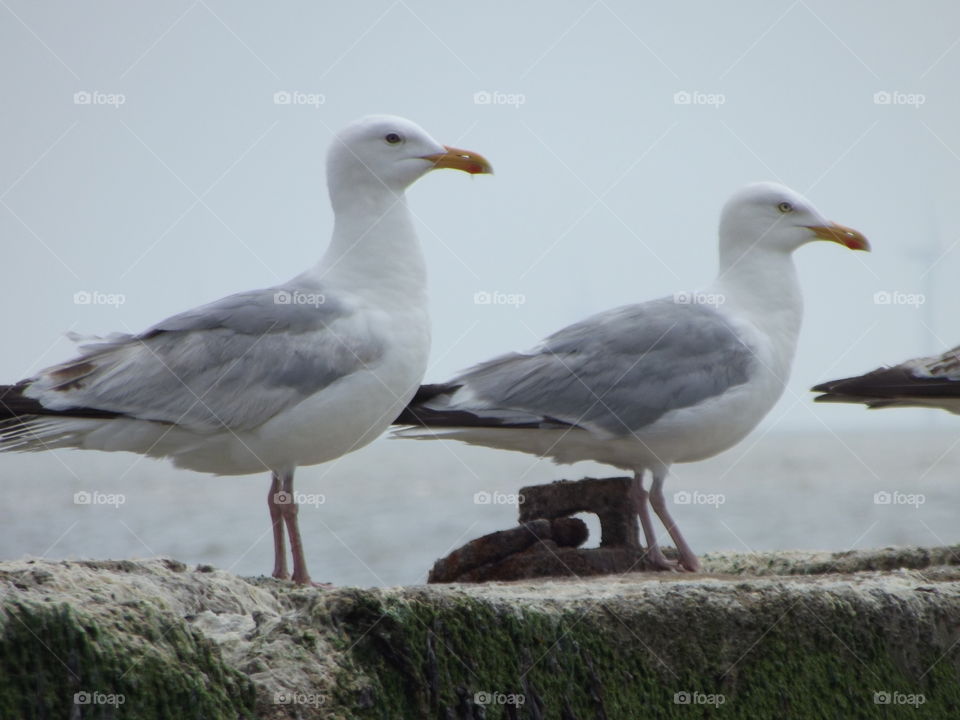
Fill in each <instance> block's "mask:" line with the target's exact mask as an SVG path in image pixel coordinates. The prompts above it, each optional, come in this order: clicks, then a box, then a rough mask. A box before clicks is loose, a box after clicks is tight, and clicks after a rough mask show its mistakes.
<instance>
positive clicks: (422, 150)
mask: <svg viewBox="0 0 960 720" xmlns="http://www.w3.org/2000/svg"><path fill="white" fill-rule="evenodd" d="M444 167H446V168H453V169H456V170H463V171H464V172H468V173H471V174H476V173H491V172H493V169H492V168H491V167H490V163H488V162H487V161H486V160H485V159H484V158H483V157H482V156H480V155H478V154H477V153H473V152H470V151H468V150H459V149H457V148H451V147H446V146H444V145H441V144H440V143H438V142H437V141H436V140H434V139H433V138H432V137H430V136H429V135H428V134H427V133H426V131H425V130H424V129H423V128H421V127H420V126H419V125H417V124H416V123H413V122H410V121H409V120H406V119H404V118H401V117H395V116H393V115H368V116H367V117H364V118H361V119H359V120H356V121H354V122H352V123H350V124H349V125H347V126H346V127H345V128H343V129H342V130H341V131H340V132H338V133H337V134H336V136H335V137H334V139H333V142H332V143H331V144H330V149H329V151H328V152H327V184H328V187H329V189H330V198H331V200H332V201H333V202H334V204H335V205H336V203H337V199H338V196H339V195H340V194H341V193H349V194H351V195H356V194H358V193H362V192H367V193H378V194H383V193H386V194H390V195H398V194H401V193H403V191H404V190H405V189H406V188H407V187H408V186H409V185H410V184H411V183H413V182H414V181H415V180H417V179H418V178H420V177H421V176H423V175H425V174H426V173H428V172H429V171H430V170H433V169H435V168H444Z"/></svg>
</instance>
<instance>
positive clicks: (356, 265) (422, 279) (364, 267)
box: [311, 188, 426, 306]
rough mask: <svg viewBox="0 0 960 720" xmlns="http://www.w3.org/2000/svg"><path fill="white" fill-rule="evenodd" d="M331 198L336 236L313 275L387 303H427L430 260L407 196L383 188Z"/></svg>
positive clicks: (326, 283) (333, 284) (334, 235)
mask: <svg viewBox="0 0 960 720" xmlns="http://www.w3.org/2000/svg"><path fill="white" fill-rule="evenodd" d="M331 199H332V200H334V202H333V208H334V215H335V220H334V226H333V237H332V239H331V241H330V246H329V247H328V248H327V251H326V252H325V253H324V255H323V257H322V258H321V259H320V262H319V263H318V264H317V266H316V267H315V268H314V270H313V272H312V273H311V274H312V275H313V276H314V277H316V278H317V279H318V280H319V281H320V282H322V283H323V284H325V285H328V286H336V287H342V288H344V289H346V290H349V291H352V292H357V293H361V294H364V295H366V296H368V297H371V298H377V299H378V300H380V301H381V302H382V303H384V304H387V305H392V304H393V303H400V304H401V305H402V306H407V305H410V304H411V303H415V304H423V303H425V302H426V287H425V286H426V264H425V262H424V258H423V251H422V249H421V247H420V241H419V239H418V238H417V234H416V232H415V230H414V226H413V218H412V217H411V215H410V211H409V209H408V208H407V200H406V196H405V195H404V194H403V193H402V192H401V193H394V192H391V191H390V190H388V189H386V188H377V189H371V191H370V192H366V193H356V194H353V196H352V197H344V196H340V197H337V198H335V199H334V198H331Z"/></svg>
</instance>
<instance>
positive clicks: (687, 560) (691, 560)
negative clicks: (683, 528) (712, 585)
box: [650, 474, 700, 572]
mask: <svg viewBox="0 0 960 720" xmlns="http://www.w3.org/2000/svg"><path fill="white" fill-rule="evenodd" d="M664 479H665V476H664V475H657V474H654V476H653V484H652V485H651V486H650V505H652V506H653V511H654V512H655V513H656V514H657V517H659V518H660V522H662V523H663V525H664V527H665V528H667V532H668V533H670V537H671V538H673V544H674V545H676V546H677V552H678V553H680V567H681V568H683V569H684V570H689V571H690V572H700V561H699V560H698V559H697V556H696V555H694V553H693V550H691V549H690V546H689V545H687V541H686V540H684V539H683V535H681V534H680V528H678V527H677V524H676V523H675V522H674V521H673V518H672V517H670V512H669V511H668V510H667V501H666V498H664V497H663V481H664Z"/></svg>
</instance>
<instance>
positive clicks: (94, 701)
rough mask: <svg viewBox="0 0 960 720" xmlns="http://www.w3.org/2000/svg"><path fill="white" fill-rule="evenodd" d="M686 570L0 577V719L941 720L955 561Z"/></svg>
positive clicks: (883, 558) (75, 570)
mask: <svg viewBox="0 0 960 720" xmlns="http://www.w3.org/2000/svg"><path fill="white" fill-rule="evenodd" d="M704 560H705V566H706V569H707V572H706V573H705V574H703V575H697V576H688V575H687V576H685V575H664V574H631V575H623V576H618V577H608V578H600V579H592V580H590V581H576V580H574V581H551V582H539V583H523V584H519V583H517V584H490V585H481V586H469V585H447V586H429V587H410V588H391V589H385V590H361V589H355V588H342V589H336V590H322V589H312V588H311V589H299V588H294V587H291V586H289V585H288V584H286V583H279V582H276V581H272V580H268V579H257V580H244V579H241V578H237V577H235V576H232V575H230V574H228V573H226V572H222V571H217V570H213V569H211V568H202V567H201V568H197V569H195V570H189V569H187V568H186V567H184V566H183V565H181V564H179V563H176V562H173V561H169V560H150V561H143V562H69V563H66V562H64V563H56V562H45V561H36V562H30V561H19V562H7V563H0V593H2V596H0V633H2V635H0V718H4V720H6V719H7V718H11V719H14V718H16V719H20V718H25V719H26V718H81V717H82V718H125V719H127V718H132V719H139V718H203V719H204V720H214V719H219V718H230V719H231V720H233V719H234V718H343V719H344V720H346V719H347V718H384V719H387V718H389V719H390V720H397V719H401V718H442V719H444V720H446V719H451V720H454V719H460V718H464V719H466V718H470V719H476V720H479V719H481V718H544V719H545V720H547V719H549V720H553V719H555V718H556V719H563V720H572V719H577V720H587V719H590V720H593V719H599V718H606V719H609V720H615V719H620V718H624V719H629V720H635V719H637V718H647V717H651V718H673V717H677V718H688V717H715V718H751V719H752V718H821V717H836V718H876V717H891V718H892V717H911V718H957V717H960V548H935V549H912V550H911V549H907V550H888V551H876V552H872V553H870V552H858V553H845V554H836V555H831V554H826V553H824V554H810V553H770V554H760V555H751V556H746V555H716V556H713V557H711V556H707V557H706V558H704ZM902 568H908V569H902Z"/></svg>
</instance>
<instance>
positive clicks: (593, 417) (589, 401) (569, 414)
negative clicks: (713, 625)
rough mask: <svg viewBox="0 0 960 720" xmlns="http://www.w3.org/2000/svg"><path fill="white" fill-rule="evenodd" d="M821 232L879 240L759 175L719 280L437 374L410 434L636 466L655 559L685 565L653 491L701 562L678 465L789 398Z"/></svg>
mask: <svg viewBox="0 0 960 720" xmlns="http://www.w3.org/2000/svg"><path fill="white" fill-rule="evenodd" d="M817 239H820V240H831V241H833V242H838V243H840V244H842V245H845V246H847V247H848V248H851V249H853V250H868V249H869V245H868V243H867V240H866V239H865V238H864V237H863V235H861V234H860V233H859V232H857V231H856V230H852V229H850V228H846V227H843V226H841V225H837V224H835V223H832V222H830V221H828V220H827V219H826V218H824V216H823V215H821V214H820V213H819V212H818V211H817V210H816V209H815V208H814V207H813V205H811V204H810V203H809V202H808V201H807V200H806V199H805V198H803V197H802V196H800V195H799V194H797V193H795V192H793V191H792V190H789V189H788V188H785V187H783V186H781V185H776V184H772V183H758V184H753V185H749V186H747V187H745V188H743V189H741V190H740V191H739V192H737V193H736V194H735V195H734V196H733V197H732V198H731V199H730V200H729V202H727V204H726V206H725V207H724V209H723V212H722V215H721V218H720V267H719V273H718V275H717V278H716V280H715V281H714V282H713V284H712V285H711V286H710V287H709V288H707V289H706V290H704V291H702V292H695V293H676V294H675V295H674V296H672V297H666V298H660V299H658V300H652V301H650V302H646V303H642V304H639V305H627V306H624V307H620V308H616V309H614V310H608V311H606V312H602V313H600V314H598V315H594V316H593V317H589V318H587V319H586V320H583V321H581V322H579V323H576V324H574V325H570V326H569V327H566V328H564V329H563V330H560V331H559V332H557V333H554V334H553V335H551V336H549V337H548V338H546V339H545V340H544V341H543V342H542V343H540V344H539V345H538V346H537V347H535V348H533V349H532V350H530V351H528V352H525V353H511V354H508V355H503V356H501V357H498V358H494V359H493V360H490V361H488V362H485V363H482V364H480V365H477V366H475V367H473V368H471V369H470V370H467V371H466V372H464V373H463V374H461V375H459V376H457V377H455V378H453V379H452V380H451V381H450V382H447V383H443V384H440V385H425V386H424V387H422V388H421V389H420V391H419V392H418V394H417V396H416V397H415V398H414V400H413V402H412V403H411V404H410V406H409V407H408V408H407V409H406V410H405V411H404V413H403V414H402V415H401V416H400V417H399V418H398V420H397V424H404V425H413V426H420V427H413V428H407V429H404V430H400V431H398V434H399V435H400V436H402V437H414V438H418V439H430V438H454V439H456V440H462V441H464V442H467V443H470V444H473V445H483V446H487V447H493V448H500V449H506V450H517V451H521V452H526V453H532V454H535V455H538V456H543V457H549V458H551V459H553V460H554V461H556V462H558V463H574V462H578V461H581V460H594V461H597V462H601V463H604V464H608V465H612V466H614V467H617V468H621V469H624V470H627V471H630V472H633V473H634V476H635V478H636V481H637V484H638V487H639V490H640V498H641V501H640V504H639V507H638V508H637V512H638V514H639V516H640V521H641V524H642V526H643V532H644V536H645V538H646V543H647V552H648V558H649V559H650V561H651V562H652V564H653V565H654V566H655V567H658V568H661V569H667V568H672V567H674V566H673V564H671V563H669V562H668V561H667V560H666V558H665V557H664V555H663V553H662V552H661V550H660V549H659V547H658V544H657V537H656V534H655V532H654V528H653V524H652V521H651V519H650V514H649V511H648V509H647V502H648V500H649V504H650V505H652V506H653V509H654V511H655V512H656V513H657V515H658V516H659V518H660V520H661V522H662V523H663V524H664V526H665V527H666V529H667V531H668V532H669V534H670V537H671V538H672V539H673V541H674V543H675V544H676V547H677V550H678V552H679V555H680V563H679V564H680V568H682V569H686V570H690V571H696V570H698V569H699V567H700V564H699V561H698V560H697V557H696V555H694V553H693V552H692V551H691V550H690V547H689V546H688V545H687V543H686V541H685V540H684V538H683V536H682V535H681V534H680V531H679V529H678V528H677V526H676V524H675V523H674V521H673V518H671V516H670V513H669V512H668V510H667V504H666V501H665V499H664V494H663V482H664V479H665V478H666V476H667V472H668V470H669V468H670V466H671V465H672V464H673V463H677V462H692V461H695V460H702V459H704V458H708V457H710V456H712V455H716V454H717V453H719V452H722V451H723V450H726V449H727V448H730V447H732V446H733V445H735V444H736V443H738V442H739V441H740V440H742V439H743V438H744V437H745V436H746V435H747V434H748V433H749V432H750V431H751V430H752V429H753V428H754V427H755V426H756V425H757V423H759V422H760V420H761V419H762V418H763V417H764V416H765V415H766V414H767V413H768V412H769V411H770V409H771V408H772V407H773V405H774V403H776V401H777V399H778V398H779V397H780V395H781V393H782V392H783V389H784V386H785V384H786V382H787V378H788V377H789V375H790V366H791V364H792V362H793V356H794V350H795V348H796V343H797V334H798V332H799V330H800V320H801V315H802V311H803V307H802V300H801V294H800V285H799V283H798V281H797V275H796V270H795V268H794V265H793V260H792V257H791V256H792V253H793V251H794V250H796V249H797V248H799V247H800V246H801V245H805V244H807V243H808V242H811V241H812V240H817ZM424 428H426V429H424ZM648 471H649V472H650V473H651V474H652V476H653V482H652V485H651V487H650V491H649V493H647V491H646V490H645V489H644V487H643V476H644V473H646V472H648Z"/></svg>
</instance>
